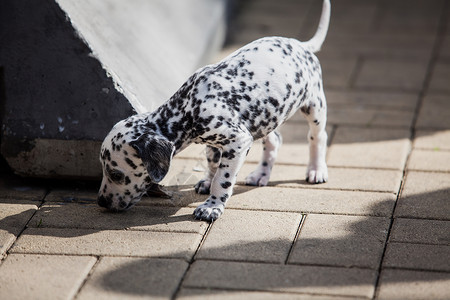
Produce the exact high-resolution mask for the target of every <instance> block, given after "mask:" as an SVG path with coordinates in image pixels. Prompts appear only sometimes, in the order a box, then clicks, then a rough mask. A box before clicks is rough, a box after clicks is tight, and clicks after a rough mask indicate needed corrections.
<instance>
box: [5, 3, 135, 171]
mask: <svg viewBox="0 0 450 300" xmlns="http://www.w3.org/2000/svg"><path fill="white" fill-rule="evenodd" d="M1 11H2V12H8V13H3V14H2V17H1V18H0V19H1V21H0V22H1V25H0V28H2V29H3V30H2V32H0V36H2V40H3V42H4V43H7V44H8V45H9V46H8V47H2V50H1V55H0V59H1V61H0V65H1V66H2V76H1V77H2V80H3V86H4V91H3V92H2V93H1V94H2V95H4V97H5V99H4V101H1V103H2V105H1V108H0V111H1V112H2V143H1V153H2V155H3V156H4V157H5V159H6V160H7V161H8V164H9V165H10V166H11V168H12V169H13V170H14V171H15V172H16V173H18V174H21V175H28V176H46V177H51V176H60V175H67V173H64V172H62V173H61V172H60V169H59V168H61V167H62V169H63V170H64V169H65V168H64V165H65V164H66V163H67V161H68V160H69V161H70V166H71V167H72V166H73V164H76V163H79V165H78V166H83V167H82V168H80V169H81V170H82V171H84V172H87V173H85V174H86V176H87V177H90V176H98V170H99V169H100V166H99V164H98V163H97V164H96V165H83V163H84V162H85V161H87V162H89V163H91V161H94V159H93V158H92V159H91V157H94V153H95V156H97V157H98V149H99V148H98V143H97V147H96V146H95V145H94V144H91V142H90V141H100V140H102V139H103V138H104V136H105V135H106V133H107V132H108V131H109V130H110V129H111V127H112V125H113V124H114V123H115V122H117V121H118V120H120V119H122V118H124V117H126V116H129V115H131V114H133V112H134V110H133V108H132V106H131V105H130V104H129V103H128V100H127V99H126V98H125V97H124V96H123V95H122V94H121V93H120V92H119V91H117V89H116V88H115V86H114V82H113V80H112V79H111V78H109V77H108V75H107V73H106V71H105V70H104V69H103V67H102V65H101V63H100V62H99V61H98V60H97V59H95V58H93V57H92V55H91V53H92V51H91V49H90V48H89V46H88V45H87V44H86V43H85V42H84V41H83V40H81V39H80V38H79V36H78V35H77V33H76V32H75V31H74V29H73V27H72V25H71V24H70V22H69V21H68V19H69V18H68V17H67V14H66V13H65V12H63V10H62V9H61V8H60V7H59V6H58V4H57V3H56V2H54V1H46V2H45V3H39V4H38V3H29V2H28V1H4V2H2V8H1ZM17 66H21V67H20V68H17ZM105 108H108V109H105ZM41 139H43V140H41ZM54 140H56V141H57V142H56V143H55V144H54V145H53V147H52V146H51V145H49V141H54ZM68 140H78V141H80V143H79V144H78V147H74V144H73V142H71V141H69V142H68ZM93 148H95V149H96V151H92V149H93ZM49 150H51V151H50V152H48V151H49ZM49 157H51V159H49ZM60 165H62V166H60ZM89 167H90V168H89ZM94 170H97V171H96V172H97V173H95V171H94ZM69 172H70V171H69ZM78 174H80V171H79V170H76V171H74V174H73V175H74V176H77V175H78Z"/></svg>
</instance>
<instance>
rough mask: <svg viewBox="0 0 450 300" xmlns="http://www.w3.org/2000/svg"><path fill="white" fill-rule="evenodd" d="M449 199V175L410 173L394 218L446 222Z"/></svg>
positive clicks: (449, 211)
mask: <svg viewBox="0 0 450 300" xmlns="http://www.w3.org/2000/svg"><path fill="white" fill-rule="evenodd" d="M449 198H450V174H448V173H431V172H413V171H410V172H408V174H407V176H406V183H405V186H404V189H403V192H402V195H401V196H400V198H399V200H398V205H397V208H396V210H395V216H396V217H416V218H417V217H418V218H432V219H444V220H448V218H449V216H450V206H449V205H448V199H449Z"/></svg>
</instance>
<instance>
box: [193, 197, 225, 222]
mask: <svg viewBox="0 0 450 300" xmlns="http://www.w3.org/2000/svg"><path fill="white" fill-rule="evenodd" d="M224 210H225V207H224V205H223V204H222V203H220V204H212V202H211V200H207V201H206V202H205V203H203V204H202V205H200V206H198V207H197V208H196V209H195V210H194V217H195V219H197V220H203V221H208V222H212V221H215V220H217V219H218V218H219V217H220V216H221V215H222V214H223V212H224Z"/></svg>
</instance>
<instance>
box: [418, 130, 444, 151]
mask: <svg viewBox="0 0 450 300" xmlns="http://www.w3.org/2000/svg"><path fill="white" fill-rule="evenodd" d="M414 148H417V149H430V150H450V130H418V131H417V132H416V138H415V139H414Z"/></svg>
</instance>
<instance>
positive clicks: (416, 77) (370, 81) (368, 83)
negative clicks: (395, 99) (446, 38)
mask: <svg viewBox="0 0 450 300" xmlns="http://www.w3.org/2000/svg"><path fill="white" fill-rule="evenodd" d="M426 67H427V60H405V61H402V60H398V59H376V58H369V59H365V60H364V62H363V65H362V67H361V70H360V73H359V74H358V76H356V82H355V86H356V87H357V88H386V89H394V90H398V91H420V90H421V89H422V85H423V81H424V79H425V72H424V70H425V69H426Z"/></svg>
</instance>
